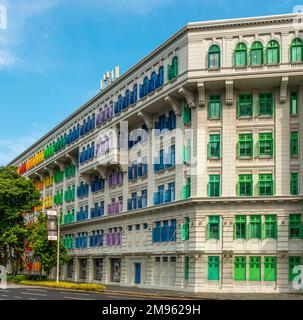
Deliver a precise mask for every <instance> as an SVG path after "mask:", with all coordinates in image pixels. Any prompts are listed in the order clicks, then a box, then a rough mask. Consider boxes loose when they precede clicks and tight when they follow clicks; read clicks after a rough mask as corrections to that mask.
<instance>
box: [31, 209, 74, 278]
mask: <svg viewBox="0 0 303 320" xmlns="http://www.w3.org/2000/svg"><path fill="white" fill-rule="evenodd" d="M29 230H30V232H29V238H28V240H29V242H30V244H31V247H32V248H33V254H34V257H35V258H39V259H40V261H41V266H42V269H43V271H44V272H45V273H46V275H48V276H49V273H50V271H51V269H52V268H54V267H55V266H56V264H57V242H56V241H48V238H47V235H48V231H47V216H46V215H43V214H40V215H39V216H38V219H37V221H36V222H34V223H33V224H31V225H30V226H29ZM69 259H70V258H69V257H68V255H67V251H66V249H65V247H64V245H63V243H62V241H61V239H60V265H64V264H66V263H67V262H68V261H69Z"/></svg>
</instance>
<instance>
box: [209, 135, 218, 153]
mask: <svg viewBox="0 0 303 320" xmlns="http://www.w3.org/2000/svg"><path fill="white" fill-rule="evenodd" d="M220 149H221V135H220V134H211V135H209V144H208V157H209V158H220V154H221V151H220Z"/></svg>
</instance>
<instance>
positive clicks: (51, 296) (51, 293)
mask: <svg viewBox="0 0 303 320" xmlns="http://www.w3.org/2000/svg"><path fill="white" fill-rule="evenodd" d="M0 300H144V298H143V297H142V296H141V297H140V296H138V297H136V296H131V297H127V296H125V295H118V294H117V295H116V294H107V293H104V294H103V293H102V294H99V293H91V292H82V291H80V292H79V291H72V290H64V289H52V288H50V289H49V288H33V287H28V286H9V287H8V288H7V289H0ZM149 300H150V299H149Z"/></svg>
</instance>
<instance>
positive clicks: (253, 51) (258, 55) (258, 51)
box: [250, 41, 263, 65]
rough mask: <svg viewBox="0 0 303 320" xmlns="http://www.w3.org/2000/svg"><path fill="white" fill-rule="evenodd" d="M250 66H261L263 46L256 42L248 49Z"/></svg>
mask: <svg viewBox="0 0 303 320" xmlns="http://www.w3.org/2000/svg"><path fill="white" fill-rule="evenodd" d="M250 64H251V65H260V64H263V45H262V43H261V42H260V41H256V42H254V43H253V44H252V46H251V48H250Z"/></svg>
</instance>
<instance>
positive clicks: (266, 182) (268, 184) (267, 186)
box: [259, 174, 274, 196]
mask: <svg viewBox="0 0 303 320" xmlns="http://www.w3.org/2000/svg"><path fill="white" fill-rule="evenodd" d="M273 194H274V188H273V178H272V174H259V195H260V196H272V195H273Z"/></svg>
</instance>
